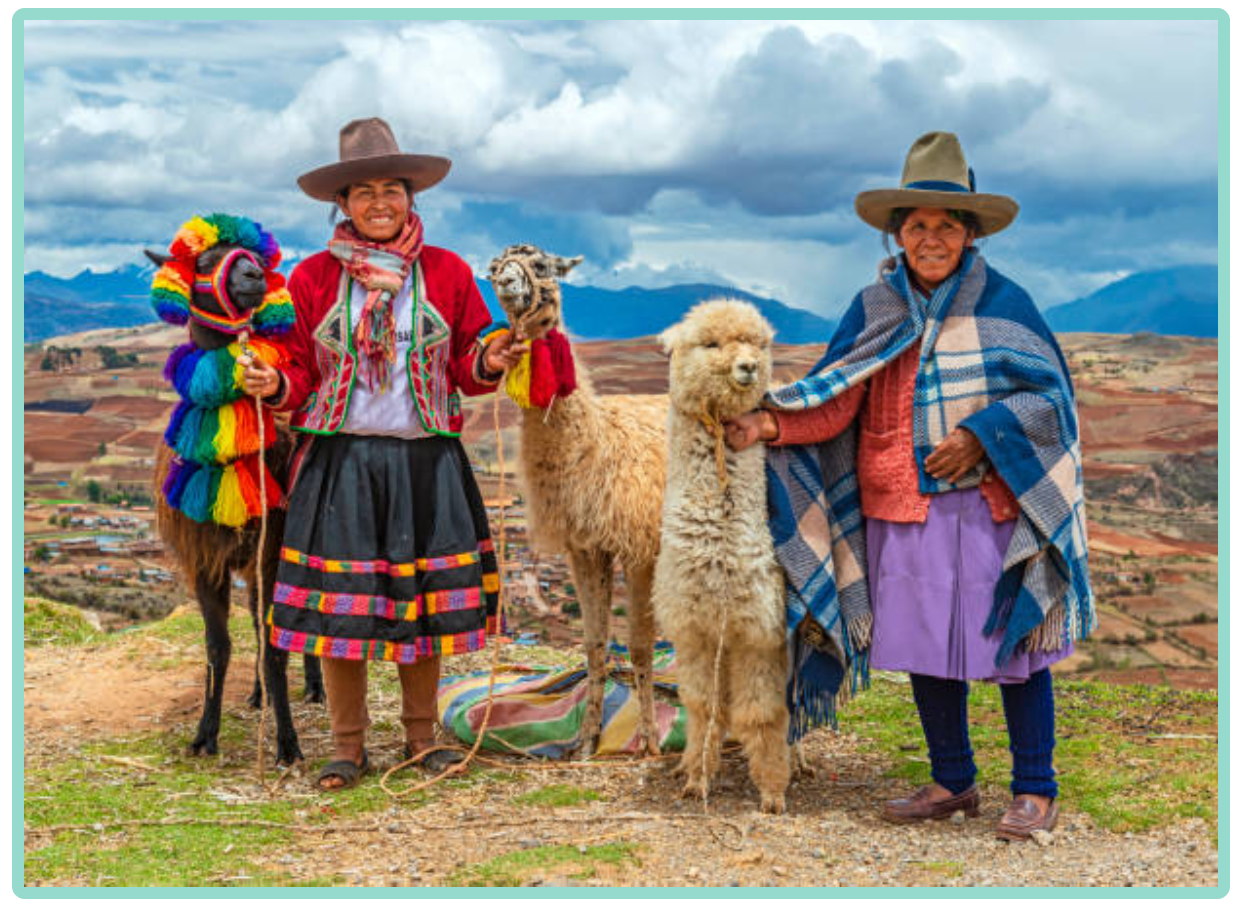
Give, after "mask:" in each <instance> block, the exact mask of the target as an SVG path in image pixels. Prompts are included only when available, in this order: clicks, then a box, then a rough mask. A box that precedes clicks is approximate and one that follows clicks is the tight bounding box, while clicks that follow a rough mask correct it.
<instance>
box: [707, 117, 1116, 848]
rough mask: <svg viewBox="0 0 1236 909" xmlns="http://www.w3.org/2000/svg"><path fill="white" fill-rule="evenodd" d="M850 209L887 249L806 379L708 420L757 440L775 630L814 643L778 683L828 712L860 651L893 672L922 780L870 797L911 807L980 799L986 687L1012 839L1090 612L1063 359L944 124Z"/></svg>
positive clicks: (1005, 207)
mask: <svg viewBox="0 0 1236 909" xmlns="http://www.w3.org/2000/svg"><path fill="white" fill-rule="evenodd" d="M855 207H856V208H857V210H858V214H859V216H860V217H861V218H862V219H863V220H864V221H865V222H866V223H868V224H870V225H872V226H873V227H876V228H877V229H880V230H883V231H884V232H885V243H886V245H887V238H888V236H889V235H891V236H892V237H893V238H894V239H895V240H896V243H897V245H898V246H899V247H900V248H901V251H902V252H901V255H900V256H898V257H897V258H895V259H890V260H888V261H887V262H885V263H884V266H883V267H882V269H881V273H880V276H879V280H878V282H877V283H876V284H874V285H872V286H870V287H868V288H867V289H866V290H864V291H863V292H862V293H860V294H859V295H858V296H857V297H856V298H855V300H854V302H853V303H852V304H851V306H850V308H849V310H848V311H847V312H846V314H845V316H844V317H843V318H842V321H841V324H840V325H839V326H838V328H837V331H836V334H835V335H834V336H833V339H832V341H831V342H830V343H829V347H828V353H827V355H826V356H825V358H824V359H823V360H822V361H821V362H820V363H819V364H818V365H817V366H816V367H815V368H814V369H813V370H812V373H811V374H810V375H809V376H808V377H807V378H806V379H804V380H802V381H801V382H798V383H795V384H793V385H790V386H786V387H785V388H782V389H777V390H775V391H773V392H771V393H770V395H769V396H768V399H767V401H766V405H765V407H764V409H762V410H759V411H755V412H753V413H751V414H746V415H744V416H743V417H741V418H739V419H738V420H736V421H734V423H732V424H730V425H729V426H728V427H727V438H728V441H729V443H730V445H731V446H732V447H734V448H743V447H746V446H747V445H750V444H752V443H754V442H755V441H756V440H757V439H763V440H765V441H767V442H768V443H769V444H770V445H771V446H773V447H772V448H770V449H769V473H770V493H769V496H770V502H769V505H770V513H771V520H772V524H773V531H774V538H775V539H776V541H777V547H778V555H779V557H780V559H781V562H782V565H783V566H784V567H785V569H786V573H787V578H788V581H789V597H788V599H789V601H790V603H789V608H790V619H791V627H798V628H800V629H801V630H800V634H799V638H800V639H804V638H805V639H809V640H811V641H813V642H814V646H801V645H800V647H799V651H798V657H797V659H796V661H795V664H796V677H795V683H794V684H795V688H794V690H795V692H797V696H798V697H799V699H800V701H801V700H802V699H803V695H802V692H804V691H805V692H806V693H807V697H806V702H807V703H812V701H811V698H812V697H814V698H816V700H815V701H814V703H815V704H817V707H816V710H817V712H818V711H819V709H820V708H819V707H818V705H819V704H823V705H824V707H823V710H824V712H825V713H828V714H831V710H832V707H833V700H832V699H833V698H835V697H836V695H837V693H838V692H839V691H840V685H841V678H842V675H843V673H844V672H845V671H847V670H848V671H849V672H850V673H851V678H852V679H856V678H857V677H858V676H859V675H861V673H862V672H864V671H865V669H866V661H867V659H868V658H869V660H870V665H871V666H874V667H875V668H878V669H887V670H901V671H905V672H908V673H910V681H911V684H912V687H913V692H914V699H915V703H916V705H917V707H918V713H919V719H920V721H921V722H922V726H923V733H924V735H925V737H926V740H927V746H928V752H929V754H930V758H931V776H932V780H933V782H932V783H931V784H929V785H927V786H924V787H922V788H921V789H919V790H918V791H917V792H915V793H913V794H912V795H910V796H908V797H906V798H900V799H896V800H894V801H891V802H889V803H887V804H886V805H885V806H884V811H883V813H884V816H885V817H886V818H887V819H888V820H891V821H895V822H912V821H920V820H925V819H929V818H940V817H946V816H948V815H951V814H952V813H954V812H956V811H958V810H960V811H963V812H965V813H966V814H968V815H971V816H973V815H976V814H977V813H978V803H979V793H978V789H977V787H976V785H975V777H976V768H975V765H974V761H973V753H972V751H971V748H970V742H969V735H968V728H967V718H966V697H967V694H968V691H969V689H968V682H969V681H973V680H983V681H990V682H996V683H998V684H999V685H1000V690H1001V694H1002V697H1003V702H1004V712H1005V719H1006V723H1007V727H1008V734H1009V743H1010V750H1011V751H1012V754H1013V780H1012V787H1011V788H1012V794H1013V801H1012V804H1011V806H1010V807H1009V809H1008V811H1007V812H1006V813H1005V815H1004V817H1003V819H1002V820H1001V821H1000V824H999V826H998V828H997V835H998V836H1000V837H1002V838H1004V839H1022V838H1026V837H1028V836H1030V834H1031V833H1032V832H1033V831H1034V830H1039V829H1042V830H1050V829H1051V828H1052V826H1053V825H1054V824H1055V821H1056V816H1057V811H1058V809H1057V805H1056V795H1057V786H1056V781H1055V772H1054V769H1053V767H1052V751H1053V748H1054V745H1055V740H1054V707H1053V701H1052V683H1051V672H1050V669H1049V668H1048V667H1049V666H1051V664H1053V663H1055V662H1056V661H1058V660H1060V659H1061V658H1063V657H1064V656H1066V655H1067V654H1069V653H1070V652H1071V650H1072V644H1073V642H1074V641H1076V640H1079V639H1080V638H1082V637H1084V636H1085V635H1086V634H1087V633H1088V632H1089V629H1090V628H1091V627H1092V626H1093V624H1094V610H1093V605H1092V598H1091V593H1090V586H1089V575H1088V568H1087V551H1086V537H1085V516H1084V510H1083V505H1082V485H1081V455H1080V450H1079V448H1078V431H1077V413H1076V407H1075V404H1074V400H1073V390H1072V384H1071V381H1070V379H1069V376H1068V371H1067V367H1066V364H1065V358H1064V356H1063V354H1062V353H1061V352H1060V349H1059V347H1058V345H1057V344H1056V341H1055V338H1054V337H1053V336H1052V334H1051V332H1050V331H1049V330H1048V328H1047V326H1046V324H1045V323H1044V322H1043V319H1042V317H1041V316H1040V315H1039V313H1038V311H1037V310H1036V309H1035V307H1034V304H1033V302H1032V301H1031V299H1030V297H1029V296H1028V295H1027V294H1026V292H1025V291H1024V290H1022V289H1021V288H1020V287H1018V286H1017V285H1016V284H1014V283H1013V282H1012V281H1010V280H1009V279H1008V278H1006V277H1004V276H1003V275H1001V274H999V273H998V272H996V271H995V269H992V268H990V267H989V266H988V265H987V263H986V262H985V260H984V258H983V257H982V256H981V255H980V254H979V253H978V252H977V250H976V249H975V248H974V245H973V244H974V241H975V240H976V239H977V238H979V237H986V236H990V235H992V234H994V233H996V232H997V231H999V230H1002V229H1004V228H1005V227H1007V226H1008V225H1009V224H1010V223H1011V222H1012V221H1013V219H1014V217H1016V214H1017V205H1016V203H1015V202H1013V200H1012V199H1009V198H1007V197H1005V196H996V195H990V194H980V193H977V192H975V191H974V175H973V171H971V170H970V169H969V167H968V166H967V164H966V161H965V157H964V155H963V153H962V149H961V145H960V143H959V142H958V140H957V138H956V136H954V135H952V134H950V133H929V134H927V135H925V136H922V137H921V138H919V139H918V140H917V141H916V142H915V143H914V145H913V146H912V147H911V149H910V152H909V154H908V156H907V158H906V162H905V168H904V171H903V176H902V184H901V187H900V188H897V189H886V190H873V191H869V192H864V193H861V194H859V196H858V197H857V199H856V200H855ZM855 491H857V493H858V495H857V496H855V495H854V492H855ZM868 642H869V651H868V649H867V645H868Z"/></svg>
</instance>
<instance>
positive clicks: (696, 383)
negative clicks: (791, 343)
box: [661, 300, 773, 420]
mask: <svg viewBox="0 0 1236 909" xmlns="http://www.w3.org/2000/svg"><path fill="white" fill-rule="evenodd" d="M772 336H773V332H772V328H771V326H769V324H768V322H767V321H766V320H765V319H764V317H763V316H761V315H760V313H759V310H757V309H756V308H755V307H754V306H752V305H751V304H750V303H745V302H742V301H739V300H711V301H708V302H706V303H700V304H699V305H698V306H696V307H694V308H693V309H692V310H691V311H690V312H689V313H687V315H686V318H684V319H683V321H681V322H679V323H678V324H677V325H675V326H673V327H672V328H669V329H667V330H666V331H665V333H664V334H663V335H662V336H661V339H662V342H663V343H664V344H665V347H666V349H667V351H668V352H669V354H670V397H671V398H672V399H673V401H674V406H675V407H678V408H679V409H682V410H685V411H688V412H693V413H698V412H704V413H708V414H711V415H712V416H714V417H715V418H717V419H719V420H730V419H733V418H734V417H737V416H739V415H740V414H744V413H746V412H747V411H749V410H752V409H754V408H755V407H757V406H758V405H759V403H760V399H761V398H762V397H763V396H764V392H765V391H766V390H767V389H768V382H769V379H770V377H771V376H772Z"/></svg>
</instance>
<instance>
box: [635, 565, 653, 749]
mask: <svg viewBox="0 0 1236 909" xmlns="http://www.w3.org/2000/svg"><path fill="white" fill-rule="evenodd" d="M627 589H628V590H629V591H630V595H631V612H630V616H631V633H630V644H629V646H630V648H631V665H632V667H633V668H634V670H635V696H636V697H637V698H638V699H639V737H640V740H641V753H643V754H660V753H661V733H660V730H659V729H658V728H657V714H656V702H655V700H654V699H653V696H652V648H653V644H655V643H656V623H655V621H654V620H653V614H652V569H651V567H641V568H638V569H628V570H627Z"/></svg>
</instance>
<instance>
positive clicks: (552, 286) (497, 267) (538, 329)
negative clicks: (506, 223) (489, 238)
mask: <svg viewBox="0 0 1236 909" xmlns="http://www.w3.org/2000/svg"><path fill="white" fill-rule="evenodd" d="M582 261H583V256H575V257H574V258H571V259H564V258H563V257H562V256H556V255H554V254H553V253H547V252H544V251H542V250H540V249H538V248H537V247H535V246H532V245H529V244H521V245H519V246H508V247H507V248H506V249H505V250H504V251H503V253H502V255H500V256H498V257H497V258H495V259H494V260H493V261H492V262H490V263H489V279H490V281H491V282H492V283H493V288H494V293H495V294H496V295H497V297H498V303H499V304H501V306H502V310H503V312H505V313H506V316H507V319H509V320H510V322H511V325H512V326H515V327H516V328H517V329H519V331H520V334H521V335H522V336H523V337H525V338H528V339H530V340H535V339H536V338H543V337H545V335H546V334H547V333H548V332H549V331H550V330H551V329H553V328H556V327H558V325H559V324H560V322H561V320H562V291H561V288H560V287H559V286H558V279H559V278H561V277H562V276H563V275H565V274H566V273H567V272H569V271H570V270H571V269H572V268H574V267H575V266H576V265H578V264H579V263H580V262H582Z"/></svg>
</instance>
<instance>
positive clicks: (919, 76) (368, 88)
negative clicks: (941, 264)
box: [24, 20, 1226, 316]
mask: <svg viewBox="0 0 1236 909" xmlns="http://www.w3.org/2000/svg"><path fill="white" fill-rule="evenodd" d="M24 46H25V103H24V150H25V263H24V265H25V269H26V270H27V271H30V270H34V269H41V270H44V271H47V272H51V273H53V274H57V275H62V276H68V275H72V274H75V273H77V272H78V271H80V270H82V269H83V268H86V267H90V268H93V269H95V270H100V269H110V268H114V267H116V266H119V265H122V264H124V263H128V262H136V261H138V258H139V256H140V249H141V247H142V246H143V245H147V246H155V247H157V246H161V245H165V244H166V243H167V241H168V240H169V239H170V237H171V234H172V233H173V232H174V231H175V229H176V227H177V226H178V225H179V224H180V223H182V222H183V221H184V220H186V219H187V218H188V217H189V216H190V215H192V214H194V213H206V212H209V211H227V212H232V213H236V214H245V215H248V216H249V217H252V218H254V219H256V220H258V221H261V222H262V223H263V224H264V225H265V226H266V227H267V228H268V229H270V230H272V231H273V232H274V233H275V235H276V236H277V237H278V238H279V239H280V241H281V242H282V244H283V245H284V247H285V248H286V249H287V250H288V252H289V254H290V255H292V256H298V255H305V254H308V253H310V252H313V251H315V250H317V249H320V248H322V247H323V245H324V243H325V241H326V239H327V237H328V235H329V230H330V228H329V226H328V222H327V216H328V210H327V209H328V207H327V206H325V205H324V204H322V203H318V202H314V201H313V200H311V199H309V198H308V197H306V196H304V195H302V194H301V193H300V191H299V190H298V189H297V188H296V184H295V178H296V177H297V176H298V175H299V174H301V173H303V172H304V171H307V170H310V169H312V168H313V167H316V166H318V165H321V164H326V163H330V162H331V161H334V160H337V156H338V130H339V128H340V126H342V125H343V124H344V123H345V122H347V121H348V120H350V119H353V118H355V117H363V116H372V115H378V116H381V117H383V118H385V119H386V120H388V121H389V122H390V123H391V124H392V126H393V128H394V130H395V134H396V136H397V137H398V138H399V140H400V144H401V146H403V147H404V148H405V149H406V150H410V151H416V152H424V153H431V154H440V155H446V156H448V157H450V158H451V159H452V160H453V161H454V167H453V169H452V172H451V175H450V176H449V177H448V179H447V180H446V182H445V183H443V184H441V185H439V186H438V187H436V188H434V189H432V190H431V191H429V192H427V193H426V194H425V195H424V196H423V197H421V198H420V199H418V208H419V209H420V211H421V214H422V217H423V218H424V219H425V222H426V230H427V237H428V240H429V242H430V243H434V244H435V245H440V246H446V247H448V248H450V249H453V250H455V251H456V252H458V253H460V254H461V255H462V256H464V258H465V259H467V260H468V261H469V262H470V263H471V264H472V266H473V268H474V269H475V270H477V271H478V272H483V271H484V269H485V267H486V265H487V263H488V262H489V259H490V258H491V257H492V256H493V255H494V254H495V253H497V252H498V251H499V250H501V249H502V247H504V246H506V245H507V244H509V243H514V242H533V243H537V244H539V245H541V246H543V247H545V248H548V249H552V250H553V251H555V252H558V253H562V254H581V253H582V254H583V255H584V256H586V262H585V264H584V265H582V266H580V268H578V269H577V270H576V272H575V273H574V274H573V276H572V280H574V281H576V282H578V283H589V284H597V285H602V286H607V287H624V286H627V285H630V284H641V285H644V286H661V285H665V284H675V283H683V282H687V281H697V280H703V281H710V282H715V283H725V284H733V285H736V286H740V287H743V288H745V289H747V290H750V291H753V292H757V293H764V294H767V295H771V296H775V297H777V298H779V299H781V300H783V301H785V302H787V303H790V304H791V305H796V306H801V307H804V308H807V309H811V310H813V311H815V312H818V313H820V314H822V315H826V316H831V315H836V314H837V313H838V311H839V310H840V309H841V308H842V307H843V306H844V305H845V303H846V302H847V301H848V300H849V298H850V297H851V296H852V295H853V293H854V292H855V291H856V290H857V289H858V288H859V287H860V286H862V285H863V284H866V283H868V282H869V280H870V278H871V277H872V276H873V275H874V270H875V267H876V264H877V262H878V260H879V258H880V257H881V256H882V255H883V251H882V249H881V247H880V242H879V235H878V234H877V233H875V232H874V231H872V230H871V229H870V228H867V227H866V226H864V225H863V224H862V223H861V222H860V221H859V220H858V218H857V217H856V216H855V214H854V209H853V199H854V195H855V194H856V193H857V192H859V191H860V190H862V189H867V188H873V187H882V186H893V185H896V184H897V182H898V181H899V178H900V173H901V165H902V162H903V160H904V156H905V152H906V150H907V149H908V147H909V145H910V143H911V142H912V141H913V140H914V138H915V137H916V136H918V135H920V134H921V133H923V132H927V131H929V130H936V129H942V130H948V131H952V132H955V133H957V134H958V135H959V136H960V137H961V140H962V143H963V145H964V147H965V150H966V153H967V156H968V157H969V159H970V163H971V164H972V166H973V167H974V169H975V171H976V174H977V180H978V188H979V190H980V191H990V192H1002V193H1007V194H1009V195H1011V196H1013V197H1014V198H1016V199H1017V200H1018V201H1019V203H1020V204H1021V206H1022V214H1021V217H1020V218H1019V219H1018V221H1017V222H1016V223H1015V224H1014V226H1013V227H1012V228H1011V229H1009V230H1008V231H1006V232H1004V233H1002V234H1000V235H998V236H996V237H994V238H992V239H991V240H990V241H986V244H985V252H986V255H987V256H988V258H989V260H990V261H991V262H992V263H993V264H994V265H995V266H996V267H997V268H999V269H1001V270H1002V271H1004V272H1005V273H1007V274H1009V275H1010V276H1012V277H1014V278H1015V279H1017V280H1019V281H1020V282H1021V283H1023V284H1024V285H1025V286H1026V287H1027V288H1028V289H1029V290H1030V291H1031V293H1032V295H1033V296H1035V298H1036V300H1037V301H1038V302H1039V305H1040V307H1045V306H1050V305H1053V304H1056V303H1060V302H1064V301H1066V300H1070V299H1073V298H1075V297H1077V296H1080V295H1083V294H1085V293H1088V292H1090V291H1091V290H1093V289H1095V288H1097V287H1099V286H1101V285H1102V284H1105V283H1107V282H1109V281H1111V280H1114V279H1116V278H1119V277H1122V276H1123V275H1125V274H1128V273H1130V272H1133V271H1143V270H1149V269H1154V268H1161V267H1166V266H1170V265H1176V264H1183V263H1197V262H1206V263H1213V262H1215V261H1216V257H1217V254H1218V250H1217V225H1218V214H1217V191H1218V184H1217V168H1218V161H1217V148H1218V144H1217V143H1218V123H1217V115H1218V92H1217V89H1218V79H1219V72H1218V29H1217V26H1216V23H1215V22H1213V21H1209V22H1205V21H1203V22H1052V21H1035V22H993V21H963V22H944V21H940V22H933V21H918V22H908V21H907V22H895V21H882V22H831V21H806V22H789V21H772V20H769V21H754V22H753V21H691V22H673V21H667V22H646V21H617V22H570V21H559V22H555V21H540V22H527V21H501V22H481V21H469V22H450V21H438V22H414V21H383V22H338V21H305V22H196V23H195V22H159V21H153V20H152V21H148V22H88V23H72V22H28V23H26V25H25V45H24ZM1224 163H1225V164H1226V162H1224Z"/></svg>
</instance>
